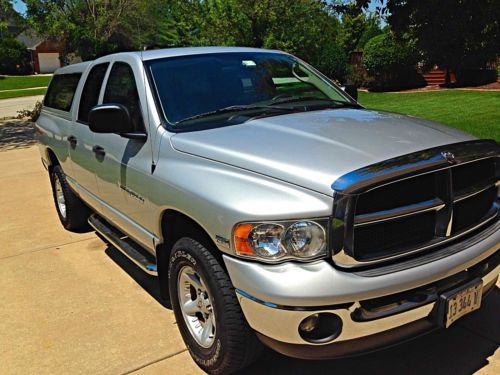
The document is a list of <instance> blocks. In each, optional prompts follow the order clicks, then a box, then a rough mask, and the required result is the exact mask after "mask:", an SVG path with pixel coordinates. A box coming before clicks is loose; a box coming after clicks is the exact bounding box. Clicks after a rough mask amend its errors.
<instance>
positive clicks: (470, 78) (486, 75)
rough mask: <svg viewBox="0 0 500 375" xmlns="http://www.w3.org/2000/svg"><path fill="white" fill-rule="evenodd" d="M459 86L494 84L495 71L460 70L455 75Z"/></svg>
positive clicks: (495, 78)
mask: <svg viewBox="0 0 500 375" xmlns="http://www.w3.org/2000/svg"><path fill="white" fill-rule="evenodd" d="M456 76H457V84H458V85H460V86H480V85H486V84H488V83H492V82H496V80H497V71H496V70H493V69H461V70H459V71H458V72H457V73H456Z"/></svg>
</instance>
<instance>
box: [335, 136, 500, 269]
mask: <svg viewBox="0 0 500 375" xmlns="http://www.w3.org/2000/svg"><path fill="white" fill-rule="evenodd" d="M499 149H500V147H499V145H498V144H497V143H496V142H492V141H472V142H464V143H459V144H454V145H450V146H447V147H440V148H436V149H431V150H425V151H422V152H419V153H414V154H409V155H405V156H403V157H399V158H397V159H392V160H388V161H385V162H383V163H378V164H375V165H372V166H369V167H366V168H363V169H361V170H358V171H354V172H352V173H349V174H348V175H345V176H342V177H341V178H340V179H338V180H337V181H336V182H335V183H334V184H333V185H332V188H333V189H334V190H335V208H334V215H333V216H334V218H333V221H332V228H333V229H332V236H331V238H332V242H333V254H334V255H333V259H334V261H335V262H336V263H337V264H338V265H340V266H345V267H357V266H369V265H375V264H379V263H381V262H385V261H388V260H394V259H397V258H401V257H404V256H408V255H410V254H415V253H418V252H422V251H425V250H430V249H432V248H433V247H437V246H439V245H441V244H444V243H445V242H448V241H451V240H455V239H457V238H458V237H461V236H465V235H466V234H467V233H469V232H471V231H473V230H475V229H477V228H479V227H481V226H486V225H487V223H490V222H493V221H495V220H497V219H498V211H499V210H498V207H499V206H498V203H499V202H498V180H499V177H500V173H499V171H500V162H499V160H500V159H499V157H498V156H499V154H500V151H499Z"/></svg>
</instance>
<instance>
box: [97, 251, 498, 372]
mask: <svg viewBox="0 0 500 375" xmlns="http://www.w3.org/2000/svg"><path fill="white" fill-rule="evenodd" d="M105 252H106V254H107V255H108V256H109V257H110V258H111V259H112V260H113V261H114V262H115V263H116V264H117V265H118V266H120V267H121V268H122V269H123V270H124V271H125V272H126V273H128V274H129V276H130V277H132V278H133V279H134V280H135V281H136V282H137V283H138V284H139V285H140V286H141V287H142V288H143V289H144V290H145V291H146V292H147V293H149V294H150V295H151V296H152V297H153V298H154V299H156V300H157V301H158V303H160V304H161V305H163V306H165V307H166V308H168V309H171V306H170V302H164V301H162V299H161V297H160V290H159V287H158V282H157V280H156V278H155V277H153V276H150V275H147V274H146V273H144V272H143V271H142V270H140V269H139V268H138V267H137V266H136V265H135V264H134V263H133V262H131V261H130V260H129V259H128V258H127V257H125V256H124V255H123V254H122V253H121V252H120V251H118V250H117V249H115V248H114V247H113V246H111V245H108V248H107V249H106V251H105ZM497 285H498V284H497ZM499 311H500V289H499V288H498V286H496V287H495V288H494V289H493V290H492V291H491V292H490V293H489V294H488V295H487V296H486V297H485V298H484V300H483V306H482V307H481V309H480V310H479V311H476V312H474V313H472V314H470V315H468V316H466V317H463V318H462V319H461V320H460V321H458V322H456V323H455V324H454V325H453V326H452V327H450V328H449V329H447V330H438V331H435V332H432V333H429V334H428V335H425V336H422V337H419V338H417V339H415V340H412V341H409V342H406V343H404V344H401V345H398V346H394V347H391V348H388V349H385V350H381V351H378V352H373V353H369V354H365V355H360V356H356V357H351V358H342V359H335V360H324V361H306V360H299V359H293V358H289V357H286V356H283V355H281V354H278V353H276V352H274V351H272V350H266V351H265V354H264V355H263V356H262V357H261V358H260V359H259V361H257V362H256V363H254V364H253V365H252V366H250V367H249V368H247V369H246V370H244V371H242V372H240V374H242V375H250V374H259V375H261V374H273V375H276V374H284V375H285V374H286V375H292V374H335V375H353V374H355V375H356V374H370V375H372V374H375V375H377V374H380V375H382V374H384V375H387V374H425V375H438V374H439V375H443V374H454V375H466V374H472V373H474V372H476V371H478V370H479V369H481V368H483V367H484V366H486V365H488V363H489V362H488V357H490V356H492V355H493V354H494V353H495V351H496V350H497V349H498V348H499V344H500V324H499V319H498V317H499ZM495 360H496V361H498V359H495ZM494 371H495V370H494V369H493V372H492V373H494Z"/></svg>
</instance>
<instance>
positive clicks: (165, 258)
mask: <svg viewBox="0 0 500 375" xmlns="http://www.w3.org/2000/svg"><path fill="white" fill-rule="evenodd" d="M161 231H162V235H163V243H162V244H160V245H158V246H157V248H156V261H157V267H158V278H159V281H160V292H161V296H162V298H164V299H166V300H167V299H168V298H169V297H168V264H169V261H170V252H171V251H172V247H173V246H174V245H175V243H176V242H177V241H178V240H180V239H181V238H182V237H190V238H192V239H194V240H196V241H198V242H199V243H201V244H203V245H204V246H205V247H206V248H207V250H209V251H210V252H211V253H212V255H214V256H215V258H216V259H217V260H218V261H219V264H220V265H221V266H222V267H223V268H225V266H224V262H223V260H222V253H221V251H220V250H219V249H218V248H217V246H216V245H215V243H214V242H213V241H212V239H211V238H210V236H209V235H208V233H207V232H206V231H205V229H203V227H202V226H201V225H200V224H198V223H197V222H196V221H194V220H193V219H191V218H190V217H189V216H186V215H184V214H182V213H180V212H179V211H175V210H167V211H165V212H164V213H163V215H162V218H161Z"/></svg>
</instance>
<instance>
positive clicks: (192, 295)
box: [168, 237, 261, 374]
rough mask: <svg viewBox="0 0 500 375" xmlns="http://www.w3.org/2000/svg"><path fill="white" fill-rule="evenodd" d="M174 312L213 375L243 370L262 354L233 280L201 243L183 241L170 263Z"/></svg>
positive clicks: (189, 343)
mask: <svg viewBox="0 0 500 375" xmlns="http://www.w3.org/2000/svg"><path fill="white" fill-rule="evenodd" d="M168 277H169V288H170V296H171V297H170V298H171V302H172V308H173V310H174V313H175V318H176V320H177V324H178V326H179V329H180V332H181V335H182V337H183V339H184V342H185V344H186V346H187V348H188V350H189V352H190V354H191V357H192V358H193V359H194V361H195V362H196V364H197V365H198V366H199V367H200V368H201V369H203V370H204V371H206V372H208V373H211V374H228V373H232V372H234V371H237V370H240V369H242V368H244V367H246V366H248V365H249V364H250V363H252V362H253V361H254V360H255V359H257V358H258V356H259V354H260V353H261V344H260V342H259V341H258V339H257V337H256V336H255V333H254V332H253V331H252V329H251V328H250V327H249V326H248V323H247V322H246V320H245V317H244V316H243V312H242V311H241V308H240V305H239V303H238V300H237V298H236V294H235V291H234V288H233V286H232V284H231V281H230V279H229V277H228V275H227V273H226V272H225V271H224V269H223V268H222V267H221V265H220V264H219V262H218V261H217V259H216V258H215V257H214V256H213V255H212V254H211V253H210V251H209V250H207V248H206V247H204V246H203V245H202V244H200V243H199V242H197V241H195V240H193V239H191V238H186V237H185V238H181V239H180V240H179V241H177V243H176V244H175V245H174V247H173V249H172V254H171V257H170V264H169V273H168Z"/></svg>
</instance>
